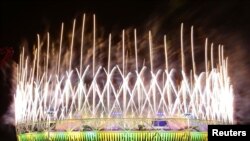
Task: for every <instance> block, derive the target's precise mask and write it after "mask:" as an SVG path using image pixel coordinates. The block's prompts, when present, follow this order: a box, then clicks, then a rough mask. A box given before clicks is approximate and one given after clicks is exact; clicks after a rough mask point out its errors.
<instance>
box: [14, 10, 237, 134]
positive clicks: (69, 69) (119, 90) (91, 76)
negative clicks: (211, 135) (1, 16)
mask: <svg viewBox="0 0 250 141" xmlns="http://www.w3.org/2000/svg"><path fill="white" fill-rule="evenodd" d="M93 19H94V20H93V31H92V33H88V31H87V30H86V28H85V15H84V16H83V21H82V28H81V30H75V28H76V20H74V22H73V29H72V33H71V34H70V36H69V39H70V44H69V46H68V47H67V45H66V44H65V43H64V41H65V40H67V39H65V37H64V24H62V26H61V34H60V40H59V42H51V41H50V34H49V33H48V34H47V38H46V40H44V41H41V40H40V36H39V35H38V36H37V45H35V47H34V50H33V55H31V54H29V53H28V55H27V54H26V53H25V52H28V51H27V50H25V49H24V48H23V51H22V53H21V55H20V62H19V64H18V65H17V88H16V94H15V111H16V124H17V125H23V126H20V127H18V131H19V132H24V131H27V130H31V131H33V130H36V129H37V128H39V129H40V130H46V129H47V127H48V125H49V124H50V122H55V123H59V122H60V121H64V120H72V119H77V120H81V121H82V120H91V119H96V120H94V121H95V122H92V123H90V122H89V121H85V123H82V122H81V124H88V125H91V126H92V127H93V128H98V129H101V128H103V127H107V126H108V124H110V123H113V121H109V120H110V119H120V120H123V121H125V122H123V124H120V123H119V122H117V124H119V126H122V128H134V126H135V123H137V122H140V123H141V122H142V121H145V123H150V122H151V121H152V120H151V119H155V118H176V120H177V119H185V118H186V117H185V115H191V117H192V119H194V120H205V121H219V122H222V123H233V106H232V105H233V89H232V86H231V84H230V79H229V76H228V60H227V58H225V57H224V53H223V52H224V51H223V46H221V45H219V47H218V49H217V48H216V49H215V48H214V47H213V44H212V45H211V46H209V45H208V40H207V39H206V41H205V52H204V54H205V55H204V56H205V57H204V58H205V59H204V60H205V63H204V64H205V66H204V71H203V72H198V71H197V70H196V64H195V51H194V43H193V27H192V28H191V45H190V47H191V48H189V49H190V50H191V53H190V55H189V54H188V55H189V56H192V57H191V58H192V59H191V62H192V67H191V69H190V70H188V69H187V68H186V62H187V60H185V55H186V53H187V52H186V51H185V47H184V43H183V24H182V25H181V31H180V34H181V37H180V43H181V51H180V52H179V54H180V56H181V57H180V58H181V61H180V62H181V67H178V68H174V67H172V65H171V64H172V63H171V62H170V58H171V56H173V54H172V52H171V48H170V47H169V44H168V40H167V37H166V36H164V37H163V39H162V44H154V43H153V36H152V33H151V31H149V32H148V34H147V35H146V36H147V39H145V38H142V39H138V37H137V31H136V30H133V31H132V34H131V32H130V34H129V37H128V32H125V30H123V31H122V33H121V38H119V39H117V38H118V37H112V35H111V34H109V37H108V40H105V39H100V38H97V37H96V24H95V16H94V18H93ZM76 32H77V33H78V32H80V36H76V35H78V34H76ZM131 37H132V40H131ZM117 40H118V41H117ZM146 43H147V44H146ZM208 50H210V51H208ZM215 50H216V54H218V57H215V55H214V52H215ZM146 52H147V53H146ZM159 56H163V57H159ZM214 58H218V59H214ZM188 68H189V67H188ZM187 70H188V71H187ZM177 76H178V77H177ZM37 123H40V124H39V126H38V125H37ZM57 126H59V124H57ZM67 128H69V129H68V130H73V129H74V127H72V126H71V127H67ZM148 128H149V127H148Z"/></svg>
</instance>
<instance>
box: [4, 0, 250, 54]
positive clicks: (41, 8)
mask: <svg viewBox="0 0 250 141" xmlns="http://www.w3.org/2000/svg"><path fill="white" fill-rule="evenodd" d="M0 3H1V4H0V10H1V11H0V23H1V24H0V41H1V42H0V47H13V48H14V49H15V56H18V51H17V50H18V48H19V46H20V44H21V42H22V41H23V40H27V41H28V42H31V43H32V44H33V43H34V42H35V40H36V34H37V33H45V31H49V32H51V33H54V34H56V33H58V30H59V29H60V25H61V22H65V23H66V25H68V26H69V25H70V26H71V24H72V21H73V19H74V18H79V19H81V16H82V14H83V13H87V14H89V15H91V14H92V13H95V14H96V16H97V20H98V23H100V24H101V25H103V26H104V27H105V30H106V31H107V32H111V31H112V30H113V29H114V28H116V29H122V28H127V27H131V26H133V27H137V28H138V27H140V26H141V25H143V24H144V23H146V22H148V21H149V19H150V18H152V17H156V16H159V17H162V18H163V19H164V20H163V27H165V28H168V29H169V28H172V27H179V25H180V23H181V22H184V23H185V24H187V25H198V26H204V27H206V28H207V27H208V30H210V29H218V30H221V31H225V30H226V31H227V32H228V31H232V33H234V32H235V31H237V32H239V33H240V34H242V36H243V37H244V38H245V40H248V39H247V38H248V37H249V36H248V35H249V31H250V16H249V13H250V8H249V7H250V2H248V1H247V0H245V1H244V0H243V1H240V2H239V1H229V0H222V1H216V0H214V1H213V0H209V1H195V0H158V1H154V0H130V1H129V0H127V1H104V0H100V1H93V0H92V1H91V0H88V1H87V0H82V1H80V2H79V1H78V2H77V1H70V2H61V1H49V0H43V1H42V0H40V1H36V2H30V1H28V0H27V1H22V2H21V1H15V2H14V1H3V0H2V1H1V2H0ZM222 42H223V41H222Z"/></svg>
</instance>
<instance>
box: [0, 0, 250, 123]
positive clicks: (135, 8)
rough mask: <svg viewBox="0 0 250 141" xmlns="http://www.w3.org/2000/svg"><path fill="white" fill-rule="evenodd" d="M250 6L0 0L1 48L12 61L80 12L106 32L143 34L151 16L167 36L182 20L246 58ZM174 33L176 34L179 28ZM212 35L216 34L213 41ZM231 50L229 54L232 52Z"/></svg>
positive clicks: (190, 1) (212, 1)
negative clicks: (22, 48)
mask: <svg viewBox="0 0 250 141" xmlns="http://www.w3.org/2000/svg"><path fill="white" fill-rule="evenodd" d="M249 7H250V1H248V0H242V1H238V0H235V1H231V0H222V1H216V0H209V1H203V0H200V1H195V0H176V1H174V0H165V1H164V0H158V1H153V0H144V1H143V0H130V1H102V0H100V1H91V0H89V1H86V0H82V1H81V2H79V1H78V2H76V1H71V2H60V1H53V2H52V1H48V0H43V1H42V0H40V1H36V2H30V1H28V0H27V1H25V2H21V1H16V2H13V1H4V0H1V1H0V47H1V48H2V47H12V48H13V49H14V51H15V52H14V57H13V60H15V61H17V58H18V55H19V47H20V45H21V44H22V42H23V41H27V42H28V43H30V44H34V43H35V42H36V34H37V33H39V34H44V33H46V32H47V31H49V32H50V33H52V34H54V35H55V36H59V31H60V26H61V23H62V22H65V25H66V28H68V29H71V25H72V21H73V19H74V18H78V19H80V20H81V18H82V15H83V13H86V14H88V15H91V14H93V13H95V14H96V17H97V22H98V24H99V25H102V26H103V27H104V28H105V32H107V33H109V32H112V31H121V30H122V29H123V28H125V29H126V28H129V27H133V28H140V27H142V26H145V29H147V30H148V29H150V27H147V26H146V24H145V23H149V21H150V20H152V19H153V20H155V19H154V18H155V17H157V18H159V19H161V21H160V22H161V24H160V26H161V29H162V32H164V33H165V32H170V31H171V30H172V29H179V27H180V23H181V22H184V24H185V25H186V26H187V27H189V26H191V25H194V26H195V27H197V29H198V30H199V31H200V32H202V33H203V34H205V35H206V36H208V37H209V38H210V39H211V40H215V42H216V41H217V42H221V43H223V44H225V46H228V48H234V47H232V46H234V45H235V44H238V45H239V46H241V47H240V48H241V49H243V50H244V51H243V52H245V54H248V52H249V51H250V49H249V48H250V46H249V45H250V40H249V39H250V14H249V13H250V8H249ZM151 22H153V21H151ZM155 22H159V21H155ZM201 27H203V28H201ZM176 31H178V32H179V30H176ZM214 35H218V38H216V37H214ZM198 38H199V37H198ZM232 39H237V40H232ZM238 39H239V40H238ZM218 40H219V41H218ZM234 49H235V48H234ZM229 50H230V49H229ZM230 52H234V50H231V51H229V53H230ZM249 60H250V59H248V58H244V63H242V65H241V66H244V68H240V69H241V71H243V72H244V73H243V74H239V75H236V76H235V77H237V78H238V77H239V76H241V78H238V79H241V80H242V76H244V75H245V74H246V73H247V72H248V71H247V70H250V69H249V68H250V63H249ZM235 61H237V59H235ZM234 67H236V66H234ZM232 73H234V72H232ZM248 76H249V75H248ZM232 77H233V79H234V78H235V77H234V76H232ZM245 78H246V77H245ZM245 78H243V79H245ZM248 84H250V83H249V81H243V82H242V83H240V84H238V85H242V86H244V87H247V86H249V85H248ZM242 86H241V87H240V88H242ZM237 88H238V86H237V85H236V89H237ZM240 88H239V89H240ZM242 89H243V90H242ZM242 89H240V90H237V92H239V93H244V94H245V95H247V94H248V95H249V94H250V93H249V92H250V91H249V90H246V88H242ZM248 97H250V96H248ZM0 99H1V98H0ZM248 109H249V108H248ZM247 111H249V110H245V112H247ZM249 122H250V120H249Z"/></svg>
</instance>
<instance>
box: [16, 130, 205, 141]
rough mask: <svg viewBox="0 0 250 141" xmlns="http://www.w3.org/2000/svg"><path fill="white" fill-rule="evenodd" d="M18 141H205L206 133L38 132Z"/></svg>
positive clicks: (19, 137) (23, 135)
mask: <svg viewBox="0 0 250 141" xmlns="http://www.w3.org/2000/svg"><path fill="white" fill-rule="evenodd" d="M18 139H19V141H163V140H169V141H185V140H188V141H207V132H188V131H88V132H40V133H36V132H34V133H25V134H19V135H18Z"/></svg>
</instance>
